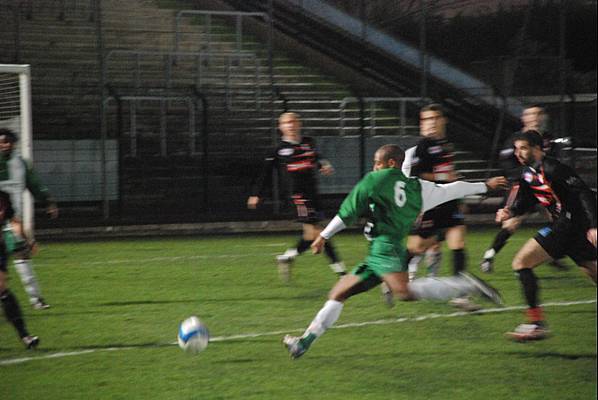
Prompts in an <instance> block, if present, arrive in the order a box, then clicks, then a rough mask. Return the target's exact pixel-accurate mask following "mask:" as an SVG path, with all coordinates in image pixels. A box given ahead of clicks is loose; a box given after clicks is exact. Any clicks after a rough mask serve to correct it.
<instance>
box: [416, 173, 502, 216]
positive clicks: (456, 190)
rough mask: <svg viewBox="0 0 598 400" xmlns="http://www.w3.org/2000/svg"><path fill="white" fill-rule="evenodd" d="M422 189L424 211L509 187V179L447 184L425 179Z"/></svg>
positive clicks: (422, 181) (421, 180) (500, 178)
mask: <svg viewBox="0 0 598 400" xmlns="http://www.w3.org/2000/svg"><path fill="white" fill-rule="evenodd" d="M419 181H420V183H421V187H422V211H427V210H431V209H432V208H434V207H436V206H438V205H440V204H442V203H446V202H448V201H451V200H457V199H461V198H463V197H465V196H470V195H472V194H481V193H486V192H487V191H488V190H496V189H500V188H506V187H507V184H508V182H507V179H506V178H505V177H503V176H499V177H495V178H490V179H488V180H487V181H486V182H484V183H482V182H478V183H470V182H461V181H458V182H452V183H446V184H437V183H432V182H429V181H426V180H423V179H420V180H419Z"/></svg>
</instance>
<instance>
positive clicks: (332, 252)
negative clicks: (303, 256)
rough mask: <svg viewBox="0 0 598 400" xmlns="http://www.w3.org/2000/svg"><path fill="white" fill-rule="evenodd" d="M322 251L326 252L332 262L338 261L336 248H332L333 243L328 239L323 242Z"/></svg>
mask: <svg viewBox="0 0 598 400" xmlns="http://www.w3.org/2000/svg"><path fill="white" fill-rule="evenodd" d="M324 253H326V255H327V256H328V258H329V259H330V261H331V262H332V263H333V264H334V263H337V262H339V261H340V259H339V258H338V254H336V250H335V249H334V245H333V244H332V242H331V241H330V240H327V241H326V243H324Z"/></svg>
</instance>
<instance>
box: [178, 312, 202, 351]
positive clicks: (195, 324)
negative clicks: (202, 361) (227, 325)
mask: <svg viewBox="0 0 598 400" xmlns="http://www.w3.org/2000/svg"><path fill="white" fill-rule="evenodd" d="M177 341H178V343H179V347H180V348H181V349H183V350H184V351H185V352H187V353H191V354H197V353H199V352H200V351H203V350H205V348H206V347H208V342H209V341H210V333H209V332H208V328H206V326H205V325H204V324H203V322H201V320H200V319H199V318H197V317H196V316H192V317H189V318H187V319H186V320H184V321H183V322H181V324H180V325H179V333H178V335H177Z"/></svg>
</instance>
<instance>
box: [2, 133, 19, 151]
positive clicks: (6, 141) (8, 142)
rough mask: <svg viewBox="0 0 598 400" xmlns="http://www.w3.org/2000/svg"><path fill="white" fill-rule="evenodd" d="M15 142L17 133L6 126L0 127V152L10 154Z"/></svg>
mask: <svg viewBox="0 0 598 400" xmlns="http://www.w3.org/2000/svg"><path fill="white" fill-rule="evenodd" d="M16 142H17V135H15V133H14V132H13V131H11V130H10V129H7V128H0V153H2V154H10V153H11V152H12V150H13V148H14V144H15V143H16Z"/></svg>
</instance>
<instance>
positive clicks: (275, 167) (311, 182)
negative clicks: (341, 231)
mask: <svg viewBox="0 0 598 400" xmlns="http://www.w3.org/2000/svg"><path fill="white" fill-rule="evenodd" d="M278 128H279V130H280V132H281V135H282V136H281V141H280V143H279V144H278V146H277V147H276V148H275V149H274V150H272V151H271V152H270V153H269V154H268V155H267V157H266V160H265V162H264V168H263V171H262V173H261V174H260V175H259V177H258V178H257V180H256V182H255V184H254V185H253V188H252V191H251V196H250V197H249V199H248V200H247V207H248V208H250V209H255V208H256V207H257V205H258V203H259V202H260V200H261V198H262V197H263V193H264V192H265V189H266V185H267V182H268V180H269V179H268V178H269V177H271V176H272V174H273V173H278V176H279V177H280V182H281V185H280V187H281V188H282V190H283V192H284V194H285V197H289V199H290V200H291V201H292V202H293V204H294V205H295V208H296V210H297V221H298V222H300V223H301V224H302V226H303V235H302V237H301V238H300V239H299V241H298V242H297V244H296V246H295V247H293V248H290V249H288V250H287V251H286V252H285V253H284V254H281V255H279V256H277V257H276V260H277V263H278V268H279V271H280V274H281V277H282V279H283V280H284V281H288V280H289V279H290V268H291V265H292V263H293V261H294V260H295V258H296V257H297V256H298V255H300V254H302V253H304V252H305V251H306V250H307V249H309V246H310V245H311V244H312V242H313V240H314V239H315V238H316V237H318V235H319V234H320V232H321V231H322V226H321V225H320V221H322V219H324V213H323V212H322V211H321V210H320V205H319V197H318V182H317V173H318V171H319V172H320V173H321V174H322V175H325V176H327V175H331V174H333V173H334V168H333V167H332V165H331V164H330V163H329V162H328V161H326V160H324V159H322V158H321V157H320V154H319V153H318V150H317V148H316V145H315V142H314V140H313V139H312V138H310V137H305V136H302V134H301V120H300V118H299V115H298V114H295V113H292V112H286V113H283V114H282V115H281V116H280V117H279V119H278ZM324 251H325V253H326V255H327V256H328V258H329V259H330V268H331V269H332V270H333V271H334V272H335V273H336V274H338V275H339V276H340V275H344V274H345V265H344V263H343V262H342V261H341V260H340V258H339V256H338V254H337V252H336V250H335V248H334V246H333V245H332V243H327V244H326V247H325V248H324Z"/></svg>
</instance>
